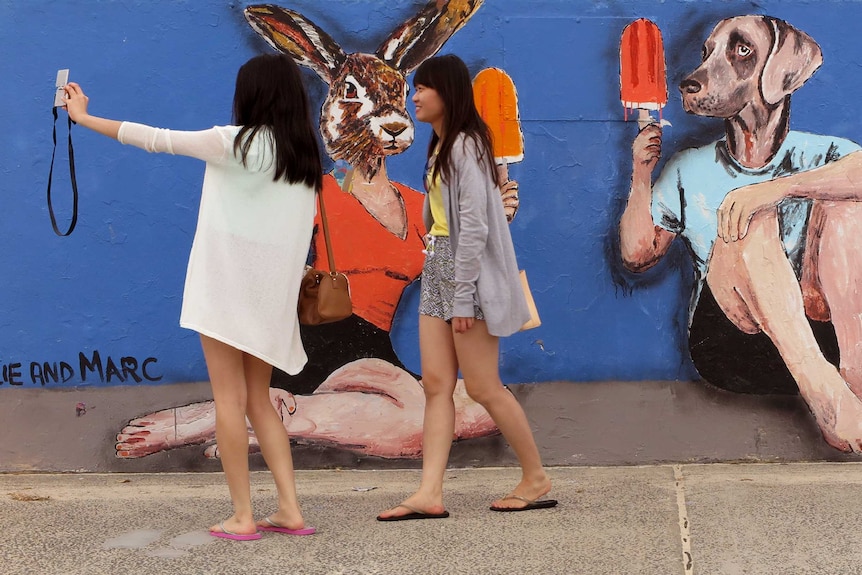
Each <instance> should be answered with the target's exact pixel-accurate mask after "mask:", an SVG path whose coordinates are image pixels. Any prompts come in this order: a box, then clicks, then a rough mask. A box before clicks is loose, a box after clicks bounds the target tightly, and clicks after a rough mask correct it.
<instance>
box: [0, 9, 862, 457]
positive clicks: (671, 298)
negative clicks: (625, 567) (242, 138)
mask: <svg viewBox="0 0 862 575" xmlns="http://www.w3.org/2000/svg"><path fill="white" fill-rule="evenodd" d="M276 2H277V3H276V4H258V3H255V2H253V1H252V0H249V1H246V2H223V1H220V0H194V1H191V0H177V1H176V2H167V0H127V1H126V2H123V3H117V2H103V3H91V4H87V3H64V2H59V1H57V0H49V1H48V2H43V3H41V4H40V5H39V6H38V7H35V6H31V3H28V2H26V1H25V0H9V1H7V2H0V75H2V77H3V78H5V79H6V81H5V82H4V83H3V84H2V88H0V89H2V90H6V92H5V93H6V94H7V96H8V98H7V99H8V100H9V101H14V102H16V112H15V113H13V114H8V115H7V117H5V118H4V128H5V130H6V132H7V137H6V139H5V140H4V141H5V142H6V145H5V146H4V147H3V148H2V149H0V198H2V199H3V202H4V204H3V207H4V209H3V212H2V220H0V229H2V231H3V233H2V238H3V239H2V245H3V249H2V250H0V266H2V269H3V270H4V272H5V274H4V280H3V281H2V282H0V300H2V301H3V304H2V305H0V420H3V421H4V422H10V423H9V424H6V425H4V426H3V431H2V434H3V435H2V438H0V471H10V470H31V469H39V470H71V469H86V470H93V471H150V470H153V471H158V470H161V469H171V470H182V469H196V468H200V469H215V468H217V464H216V462H213V461H211V458H215V457H218V449H217V446H216V445H215V434H214V411H213V404H212V402H209V401H207V400H208V399H209V398H210V397H211V396H210V395H209V392H210V391H209V386H208V385H206V379H207V372H206V366H205V362H204V359H203V356H202V354H201V350H200V343H199V339H198V338H197V336H196V334H194V333H193V332H190V331H188V330H183V329H181V328H180V327H179V326H178V325H177V318H178V317H179V311H180V304H181V298H182V286H183V281H182V279H183V277H184V275H185V272H186V269H185V266H186V264H187V261H188V260H187V255H188V250H189V248H190V246H191V240H192V237H193V234H194V229H195V225H196V220H195V216H196V214H197V203H198V202H199V200H200V197H199V190H200V180H201V176H202V170H201V169H200V168H201V167H200V165H198V164H197V163H195V162H185V161H184V160H181V159H175V158H163V157H159V156H145V157H142V156H141V154H140V153H139V151H137V150H130V149H128V148H124V147H122V146H116V145H111V143H105V142H101V141H100V140H98V139H97V138H93V137H92V136H91V135H90V134H87V133H86V131H84V130H80V129H78V128H77V127H75V126H73V127H72V133H73V137H74V140H75V141H74V143H75V160H76V164H77V166H76V168H77V182H78V188H79V192H80V201H79V218H78V224H77V227H76V229H75V232H74V233H73V234H71V235H70V236H69V237H66V238H58V237H56V236H55V235H54V234H53V232H52V231H51V224H50V217H49V213H48V211H47V206H46V203H45V186H46V183H47V182H46V176H47V174H48V170H49V162H50V159H51V144H52V141H51V128H52V124H51V120H52V118H51V104H52V102H53V95H54V91H55V90H54V79H55V78H56V73H57V70H58V69H66V68H68V69H70V70H71V72H70V79H71V80H72V81H79V82H81V83H82V84H83V85H86V86H87V87H88V88H89V90H91V93H92V94H93V95H98V100H96V99H95V98H94V100H93V101H94V103H96V102H98V107H99V110H98V112H99V113H102V112H103V113H104V114H105V115H107V116H114V117H118V116H120V115H124V114H129V117H123V118H122V119H128V120H131V121H141V122H144V123H148V124H151V125H161V126H175V127H177V128H182V129H200V128H208V127H210V126H211V123H212V122H213V121H214V119H217V120H216V121H219V122H221V123H227V122H228V121H229V117H230V110H228V109H226V108H225V102H229V101H230V95H231V93H232V79H233V78H234V77H235V74H236V69H237V68H238V67H239V66H240V65H241V64H242V63H243V62H245V61H246V60H247V59H248V58H249V57H251V56H253V55H255V54H258V53H261V52H268V51H273V50H275V51H279V52H282V53H286V54H289V55H291V56H292V57H293V58H294V59H295V60H296V61H297V62H299V63H300V65H301V67H302V68H303V74H304V80H305V82H306V87H307V88H308V91H309V93H310V97H311V101H312V102H313V108H314V109H313V110H312V113H313V114H314V115H315V116H318V117H319V122H318V125H319V135H320V139H321V141H322V143H323V144H324V148H325V150H326V157H325V158H324V166H325V171H326V175H325V189H324V192H323V194H324V198H325V201H326V205H327V212H328V213H329V218H330V223H331V225H332V227H333V230H334V234H333V238H332V239H333V248H334V252H335V259H336V264H337V266H338V267H339V268H340V269H343V270H344V271H345V272H346V273H347V274H348V276H349V277H350V282H351V289H352V294H353V299H354V305H355V313H354V315H353V316H352V317H350V318H348V319H346V320H344V321H342V322H338V323H335V324H327V325H321V326H316V327H308V326H303V327H302V336H303V341H304V343H305V345H306V348H307V351H308V355H309V358H310V361H309V363H308V365H307V367H306V369H305V370H304V371H303V372H302V373H300V374H299V375H296V376H288V375H286V374H284V373H274V374H273V379H272V389H271V400H272V404H273V405H274V406H275V408H276V409H277V410H278V413H279V414H280V415H281V418H282V421H283V422H284V426H285V428H286V429H287V431H288V432H289V434H290V435H291V437H292V439H293V440H294V441H295V442H297V443H299V444H301V445H302V446H303V447H302V448H300V449H297V450H296V451H297V453H298V454H299V457H300V458H301V459H300V466H302V465H311V466H318V465H321V466H326V465H330V464H331V465H342V464H347V465H349V464H350V462H357V461H361V460H362V459H363V458H365V457H377V458H386V459H390V460H393V461H379V460H378V461H377V463H379V464H380V465H381V466H398V465H401V463H399V460H405V461H404V462H403V465H404V466H407V467H410V466H414V465H415V464H416V462H414V461H406V460H412V459H415V458H418V457H420V456H421V425H422V418H423V407H424V399H423V390H422V378H421V375H422V374H421V372H420V368H419V353H418V321H417V319H418V318H417V311H416V308H417V307H418V289H417V287H418V286H417V280H418V279H419V274H420V271H421V267H422V259H423V254H422V248H423V243H422V236H423V234H424V230H423V229H422V221H421V206H422V202H423V182H422V173H423V170H422V166H423V162H424V161H425V156H426V150H425V143H426V142H427V141H428V138H429V136H430V133H429V131H428V130H429V128H428V127H427V126H425V125H423V124H421V123H418V122H417V123H415V124H414V120H413V119H412V118H411V115H412V113H413V111H412V108H411V105H410V102H409V98H410V90H411V89H412V86H411V74H412V72H413V70H414V69H415V68H416V67H417V66H418V65H419V64H420V63H421V62H422V61H423V60H424V59H426V58H428V57H429V56H431V55H433V54H437V53H445V52H452V53H455V54H458V55H459V56H460V57H462V59H464V61H465V62H466V63H467V65H468V67H469V69H470V70H471V72H472V73H473V74H475V80H474V96H475V98H476V103H477V106H478V107H479V109H480V111H481V113H482V115H483V117H484V118H485V119H486V121H487V122H488V123H489V125H491V128H492V130H494V143H495V157H496V160H497V163H498V165H499V166H500V169H501V171H503V173H504V177H503V178H502V179H503V180H509V175H508V172H511V173H512V179H511V180H509V181H507V183H506V184H505V185H504V186H503V188H502V190H501V200H502V202H503V205H504V207H505V209H506V213H507V216H508V217H509V220H510V222H511V231H512V236H513V240H514V243H515V248H516V253H517V255H518V261H519V265H520V267H522V268H524V269H526V271H527V272H528V274H529V279H530V282H529V283H530V287H531V289H532V293H533V296H534V298H535V302H536V305H537V306H538V309H539V313H540V315H541V326H540V327H539V328H537V329H533V330H530V331H525V332H522V333H519V334H515V335H513V336H512V337H509V338H505V339H504V340H503V341H502V342H501V356H500V357H501V371H500V373H501V377H502V379H503V381H504V383H506V384H516V385H513V387H512V390H513V392H514V393H515V394H516V395H517V396H518V398H519V400H524V401H523V404H524V406H525V409H527V413H528V416H530V417H531V420H532V421H534V422H535V426H536V429H537V430H541V431H539V432H537V435H536V438H537V442H538V443H539V445H540V446H542V447H543V448H545V446H551V447H547V449H548V450H549V451H548V453H546V454H543V458H544V459H545V460H546V461H549V462H551V464H553V465H571V464H592V463H593V462H594V461H595V458H598V459H599V460H600V461H601V462H602V463H612V464H617V463H646V462H649V461H647V460H644V459H643V458H642V457H654V458H655V460H658V461H668V460H674V459H675V458H677V457H684V458H685V459H686V460H691V459H692V458H694V459H697V458H703V459H704V460H712V459H724V458H730V459H743V458H746V457H754V458H756V459H758V460H761V459H770V458H785V455H786V454H788V453H789V456H788V458H789V459H808V460H810V459H831V460H849V459H853V458H854V455H853V453H854V452H859V451H862V399H860V398H862V277H860V274H862V271H860V270H862V265H860V263H862V262H860V261H859V260H860V258H862V245H860V241H862V240H860V239H859V238H862V234H860V233H859V232H860V229H859V228H860V225H862V224H860V222H862V213H860V210H862V208H860V206H862V197H860V189H862V186H860V187H859V188H857V187H856V185H855V183H854V182H859V181H862V154H860V153H858V152H859V151H860V148H859V145H858V144H857V142H862V131H860V128H859V122H858V109H857V106H856V103H855V99H854V98H853V96H852V94H855V92H856V91H857V90H856V87H857V86H862V74H860V72H859V69H858V67H857V66H856V65H855V63H854V62H855V60H854V58H855V57H854V56H853V55H854V54H857V53H858V51H859V40H858V34H857V33H856V26H855V23H856V22H858V21H859V19H860V18H862V3H859V2H849V1H842V0H839V1H837V2H834V3H832V4H830V10H823V9H822V8H821V7H819V5H818V4H817V3H811V2H791V1H787V0H764V1H763V2H760V3H758V5H757V7H755V8H753V7H752V4H751V3H750V2H743V1H742V0H728V1H727V2H695V3H692V2H683V1H679V2H677V1H670V2H659V3H656V2H652V1H649V0H632V1H631V2H610V3H608V2H560V1H558V0H531V1H530V2H524V1H522V0H495V1H494V2H484V1H483V0H398V1H393V2H389V3H384V2H376V1H373V0H326V1H325V2H319V1H311V0H281V1H279V0H276ZM177 6H180V7H181V9H176V7H177ZM166 10H167V11H169V12H170V13H171V18H170V25H166V24H165V22H166V20H165V18H164V14H165V13H166V12H165V11H166ZM754 12H757V13H756V14H755V13H754ZM68 29H75V30H76V31H77V32H78V36H77V37H76V41H75V42H73V43H70V44H69V45H64V46H63V49H62V50H60V49H58V48H57V46H56V44H55V39H56V38H57V37H58V34H62V33H63V31H64V30H68ZM22 42H24V43H26V44H27V45H28V46H29V47H30V50H29V52H28V57H27V58H26V59H21V58H13V57H10V56H9V54H15V53H17V52H16V50H18V48H19V47H20V45H22ZM3 54H5V56H2V55H3ZM154 86H155V87H157V89H158V94H157V95H154V96H153V97H145V98H141V97H140V95H141V94H152V91H153V87H154ZM516 86H517V92H516V90H515V87H516ZM129 102H134V106H132V107H129V105H128V104H129ZM791 102H792V106H791ZM61 128H62V130H65V126H60V125H58V136H59V137H60V144H61V145H60V146H58V147H57V158H56V161H55V167H54V181H53V185H54V188H53V194H54V200H53V201H54V205H55V209H56V213H57V215H58V216H59V220H60V221H59V222H58V225H60V227H63V226H64V225H66V224H67V223H68V222H67V220H68V216H69V214H70V213H71V211H72V210H71V201H68V200H70V196H71V195H70V193H69V191H70V190H69V186H70V181H69V176H70V174H69V173H68V161H67V157H66V154H67V151H66V146H65V145H64V144H65V142H64V138H65V133H64V132H62V130H60V129H61ZM414 143H418V145H414ZM525 150H526V153H525ZM515 180H518V181H515ZM519 182H520V188H521V189H520V190H519ZM522 193H526V194H528V195H527V196H525V198H526V201H525V202H523V203H521V202H520V197H521V196H520V194H522ZM516 214H517V217H516ZM317 224H318V226H319V221H318V222H317ZM324 252H325V250H324V244H323V237H322V233H318V228H316V229H315V234H314V237H313V241H312V245H311V246H309V260H308V261H309V263H311V264H313V265H315V267H318V268H322V269H326V268H327V262H326V258H325V257H320V256H321V255H323V254H324ZM699 380H702V381H699ZM582 383H583V384H586V385H580V384H582ZM517 384H524V385H517ZM532 384H538V385H532ZM569 384H571V385H569ZM563 389H565V391H564V392H563V391H562V390H563ZM669 389H670V391H668V390H669ZM547 390H553V392H551V391H547ZM606 390H607V391H606ZM680 390H683V391H684V393H681V392H680V393H677V392H679V391H680ZM630 392H631V393H630ZM561 397H565V399H564V400H561V399H560V398H561ZM455 402H456V406H457V414H458V415H457V422H456V431H455V435H454V437H453V440H457V441H459V443H460V444H459V446H458V447H457V448H456V450H455V451H456V458H457V457H461V459H460V460H458V461H459V462H462V463H464V464H467V465H474V464H479V465H496V464H509V463H511V461H508V460H505V459H504V458H502V456H501V455H500V453H502V451H503V450H502V449H500V450H498V451H495V449H496V448H497V447H500V446H501V442H502V439H500V438H498V437H495V436H496V435H497V430H496V429H495V427H494V425H493V422H492V421H491V420H490V418H489V417H488V415H487V414H486V413H485V412H484V410H483V409H482V408H481V407H480V406H478V405H477V404H476V403H475V402H473V401H472V400H471V399H470V398H469V397H468V396H467V394H466V392H465V390H464V387H463V385H462V384H459V386H458V388H457V392H456V396H455ZM602 402H604V404H605V405H606V410H607V411H602V410H601V409H600V408H598V407H597V408H596V409H594V407H595V406H600V404H601V403H602ZM752 405H757V406H760V407H761V409H760V411H756V412H755V411H754V410H753V409H752V408H751V406H752ZM656 406H659V407H658V408H656ZM764 406H765V407H764ZM654 408H655V409H654ZM668 410H669V411H668ZM700 410H703V411H702V412H701V411H700ZM767 410H769V412H768V413H767ZM654 411H655V414H654V413H653V412H654ZM809 411H810V414H809ZM604 413H608V414H609V415H608V417H607V418H606V419H607V421H605V419H604V418H603V416H600V415H596V414H604ZM644 413H647V414H648V415H644ZM704 414H707V415H706V417H703V415H704ZM752 414H755V415H752ZM591 415H592V416H593V417H594V421H595V420H597V419H598V418H600V417H602V420H601V421H600V422H599V423H598V424H593V425H588V424H586V423H584V421H588V420H589V416H591ZM616 417H618V419H615V418H616ZM645 417H647V418H652V417H654V418H655V421H656V422H659V423H660V424H658V423H657V424H656V425H655V426H654V428H655V429H664V428H666V427H667V428H673V429H674V432H673V433H671V435H673V437H672V438H671V439H667V437H669V436H662V437H665V439H666V444H665V445H662V446H661V447H660V448H656V449H655V450H654V451H651V450H650V449H651V448H652V444H651V443H650V442H651V438H652V436H648V435H643V434H640V433H637V434H636V435H637V436H638V437H648V439H642V441H643V442H646V443H648V445H646V447H645V446H644V445H641V444H640V443H639V441H638V440H635V441H631V442H628V441H624V440H622V439H621V437H622V436H624V435H625V434H627V433H629V432H630V431H631V429H630V426H633V425H635V424H634V423H632V422H633V421H635V420H638V418H641V419H640V420H638V421H641V422H642V423H643V424H644V425H649V424H650V422H649V421H644V420H643V418H645ZM702 417H703V421H706V422H709V424H704V427H705V428H707V429H706V430H705V431H703V433H704V434H707V435H710V438H709V440H706V439H704V437H705V435H704V436H699V437H697V438H695V439H691V438H689V437H688V436H687V435H686V434H685V433H683V434H681V435H683V436H685V437H682V438H680V437H678V436H679V435H680V434H678V433H676V428H675V427H673V425H674V424H675V423H679V422H680V421H682V422H683V425H687V424H689V423H690V418H696V419H697V420H698V423H699V422H700V420H701V418H702ZM725 418H727V419H725ZM740 419H744V421H745V423H743V424H741V425H740V426H739V429H742V431H739V433H738V434H737V435H735V436H734V438H735V439H730V440H727V441H728V442H731V445H729V446H728V445H718V447H716V445H715V444H714V443H709V442H710V441H712V437H714V436H721V435H722V433H721V431H722V429H721V425H720V424H721V423H722V422H725V421H730V422H731V423H730V424H729V425H736V424H737V423H738V422H739V420H740ZM764 420H768V422H769V423H763V421H764ZM776 422H781V423H776ZM783 422H786V425H785V424H784V423H783ZM713 424H715V426H716V429H715V431H714V433H713V430H712V425H713ZM806 425H807V427H805V426H806ZM36 426H38V427H39V430H38V433H35V432H34V431H35V428H36ZM743 428H744V429H743ZM687 429H693V427H689V428H687ZM542 433H544V434H545V436H543V435H542ZM657 433H658V432H657ZM674 434H675V435H674ZM770 434H771V435H770ZM749 435H750V436H751V437H754V439H752V440H751V442H752V443H751V444H750V445H749V444H748V443H745V442H746V441H748V436H749ZM821 435H822V438H823V439H825V441H824V440H823V439H821ZM764 437H767V438H768V439H770V441H766V440H765V439H763V438H764ZM58 438H59V439H58ZM740 438H742V439H740ZM462 440H464V441H462ZM716 442H718V443H720V442H721V440H720V439H718V440H716ZM704 445H707V447H704ZM799 445H801V446H802V447H798V446H799ZM329 447H333V448H335V449H328V448H329ZM183 448H185V449H183ZM711 448H712V449H711ZM724 448H726V449H724ZM250 449H251V450H252V451H256V450H257V449H258V447H257V445H256V440H255V438H254V436H253V435H250ZM662 449H664V451H662ZM681 449H682V450H683V451H684V453H682V454H681V455H680V453H681V451H680V450H681ZM643 453H648V454H650V455H647V456H643V455H642V454H643ZM202 454H203V456H204V457H202ZM371 464H372V465H373V464H374V460H372V462H371Z"/></svg>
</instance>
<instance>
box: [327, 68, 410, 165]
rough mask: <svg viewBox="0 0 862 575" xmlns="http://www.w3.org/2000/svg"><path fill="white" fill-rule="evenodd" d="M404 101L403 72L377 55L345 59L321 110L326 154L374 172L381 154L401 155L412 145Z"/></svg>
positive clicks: (404, 80)
mask: <svg viewBox="0 0 862 575" xmlns="http://www.w3.org/2000/svg"><path fill="white" fill-rule="evenodd" d="M406 103H407V81H406V79H405V78H404V75H403V74H402V73H401V72H399V71H398V70H395V69H394V68H392V67H391V66H389V65H388V64H386V63H385V62H383V61H382V60H380V59H379V58H377V57H375V56H370V55H367V54H351V55H350V56H347V58H346V59H345V62H344V64H343V65H342V66H341V68H340V69H339V71H338V74H337V76H335V77H334V78H333V79H332V82H331V84H330V90H329V94H328V95H327V98H326V101H325V102H324V104H323V109H322V110H321V115H320V133H321V134H322V135H323V141H324V144H325V145H326V151H327V153H328V154H329V156H330V157H331V158H332V159H334V160H339V159H343V160H346V161H347V162H349V163H350V164H351V165H353V166H363V165H364V166H366V167H367V168H369V169H370V172H371V173H375V172H376V171H377V169H378V168H379V162H380V160H381V159H382V158H383V157H384V156H391V155H395V154H400V153H401V152H403V151H404V150H406V149H407V148H409V147H410V144H412V143H413V133H414V130H413V122H412V120H411V119H410V115H409V114H408V113H407V107H406ZM363 171H366V170H363Z"/></svg>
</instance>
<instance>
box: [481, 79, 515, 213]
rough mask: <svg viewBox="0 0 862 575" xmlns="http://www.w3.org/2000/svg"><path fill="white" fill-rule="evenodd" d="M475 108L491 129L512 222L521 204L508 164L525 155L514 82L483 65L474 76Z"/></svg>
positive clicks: (496, 160)
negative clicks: (510, 177) (483, 67)
mask: <svg viewBox="0 0 862 575" xmlns="http://www.w3.org/2000/svg"><path fill="white" fill-rule="evenodd" d="M473 99H474V101H475V103H476V110H478V112H479V115H480V116H481V117H482V119H483V120H484V121H485V123H486V124H488V127H489V128H490V129H491V138H492V140H493V142H492V143H493V146H494V161H495V162H496V164H497V170H498V172H499V174H500V181H501V182H503V185H502V186H500V193H501V194H502V199H503V207H504V209H505V211H506V219H507V220H508V221H509V222H511V221H512V220H513V219H515V214H516V213H517V212H518V207H519V206H520V198H519V195H518V192H519V189H518V182H516V181H515V180H510V179H509V164H512V163H515V162H520V161H521V160H523V159H524V138H523V135H522V133H521V121H520V119H519V117H518V94H517V92H515V83H514V82H512V79H511V78H510V77H509V75H508V74H506V72H504V71H503V70H500V69H499V68H486V69H484V70H482V71H481V72H479V73H478V74H477V75H476V78H474V79H473Z"/></svg>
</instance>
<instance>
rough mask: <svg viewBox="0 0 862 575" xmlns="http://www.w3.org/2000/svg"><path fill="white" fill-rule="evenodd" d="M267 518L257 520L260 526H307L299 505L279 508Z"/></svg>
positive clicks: (295, 527)
mask: <svg viewBox="0 0 862 575" xmlns="http://www.w3.org/2000/svg"><path fill="white" fill-rule="evenodd" d="M267 519H269V521H271V522H272V523H274V524H275V525H272V523H270V522H268V521H267V520H266V519H261V520H260V521H258V522H257V526H258V527H273V526H274V527H284V528H286V529H303V528H304V527H305V519H303V518H302V512H301V511H300V510H299V508H298V507H297V508H296V509H279V510H278V511H276V512H275V513H273V514H272V515H270V516H269V517H267Z"/></svg>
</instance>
